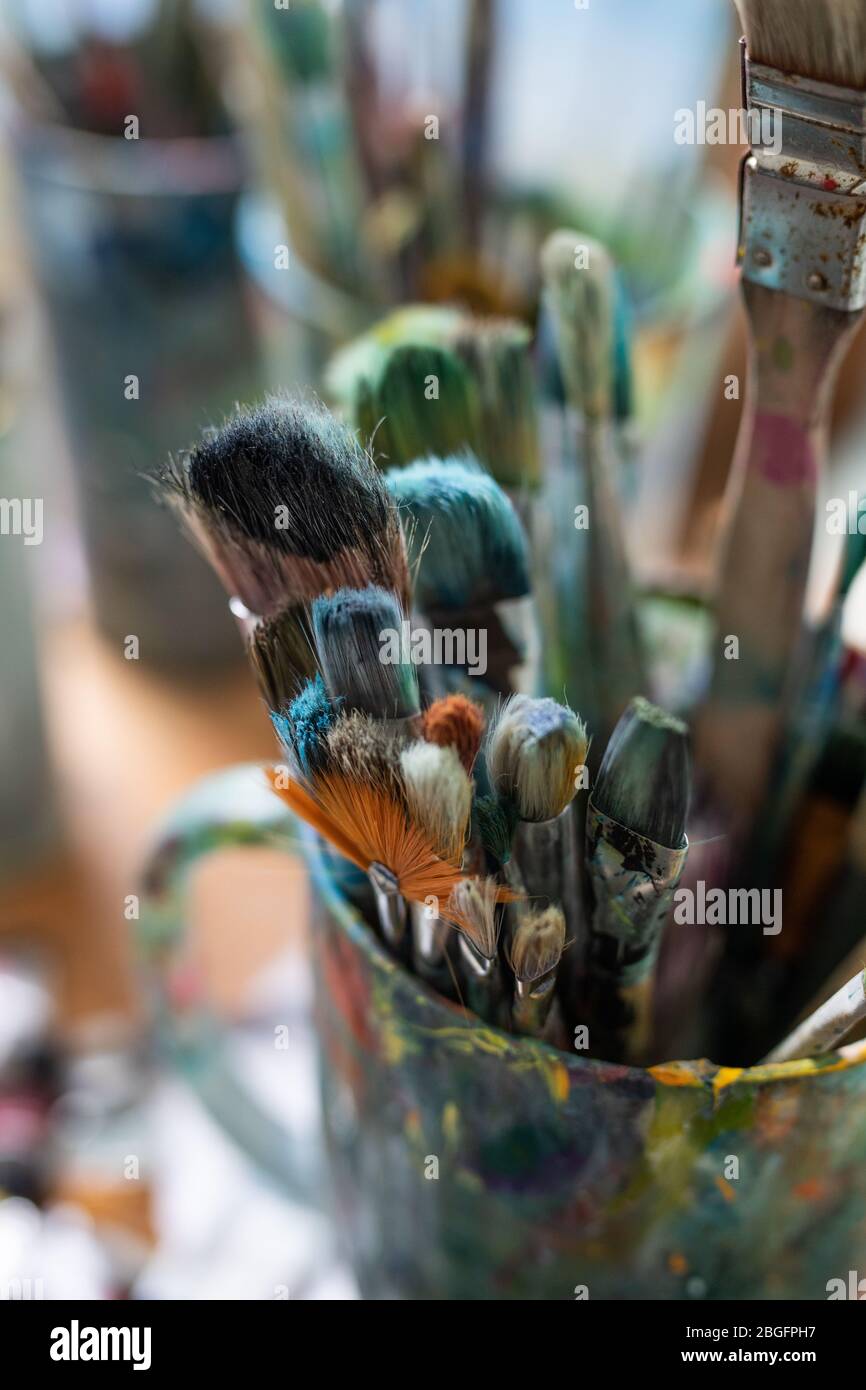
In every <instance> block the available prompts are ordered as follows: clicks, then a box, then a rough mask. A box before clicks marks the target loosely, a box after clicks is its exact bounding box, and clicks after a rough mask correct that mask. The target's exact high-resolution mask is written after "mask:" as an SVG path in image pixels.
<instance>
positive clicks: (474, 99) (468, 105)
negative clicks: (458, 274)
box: [461, 0, 498, 249]
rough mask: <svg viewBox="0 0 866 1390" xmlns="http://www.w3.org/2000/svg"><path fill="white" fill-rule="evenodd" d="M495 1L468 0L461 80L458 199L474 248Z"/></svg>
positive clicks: (484, 168)
mask: <svg viewBox="0 0 866 1390" xmlns="http://www.w3.org/2000/svg"><path fill="white" fill-rule="evenodd" d="M497 18H498V16H497V14H496V0H469V12H468V15H467V19H466V68H465V76H464V83H463V119H462V123H461V124H462V131H461V134H462V139H461V145H462V150H461V155H462V158H461V165H462V167H461V175H462V180H461V182H462V188H461V202H462V205H463V220H464V227H465V234H466V242H467V244H468V246H469V247H471V248H473V249H476V248H477V246H478V241H479V236H480V232H481V214H482V210H483V207H484V203H485V194H486V191H487V189H486V181H487V173H488V170H487V160H488V149H487V146H488V127H489V121H490V85H491V69H492V66H493V58H494V43H495V39H496V31H497Z"/></svg>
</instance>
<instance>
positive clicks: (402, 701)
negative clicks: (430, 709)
mask: <svg viewBox="0 0 866 1390" xmlns="http://www.w3.org/2000/svg"><path fill="white" fill-rule="evenodd" d="M404 621H405V619H404V614H403V610H402V608H401V607H400V604H399V602H398V600H397V598H396V596H395V595H394V594H393V593H388V592H386V591H385V590H384V589H377V588H374V587H370V588H366V589H338V590H337V592H336V593H333V594H323V595H322V596H321V597H320V598H317V599H316V601H315V602H314V604H313V608H312V624H313V632H314V635H315V641H316V650H317V652H318V656H319V662H320V664H321V668H322V675H323V676H324V680H325V687H326V689H327V691H328V694H329V696H330V697H331V699H332V700H339V701H340V703H341V706H342V707H343V708H344V709H346V710H347V711H350V710H357V711H359V712H360V713H362V714H368V715H371V716H372V717H373V718H374V719H379V720H382V721H385V722H387V723H388V725H389V727H390V728H391V729H393V730H397V729H400V730H401V731H402V732H404V733H406V734H410V735H412V734H416V733H420V696H419V691H418V677H417V674H416V671H415V666H414V664H413V662H412V656H411V652H409V651H407V650H406V644H405V641H404V640H403V638H404V627H403V624H404Z"/></svg>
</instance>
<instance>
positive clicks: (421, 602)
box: [385, 454, 530, 612]
mask: <svg viewBox="0 0 866 1390" xmlns="http://www.w3.org/2000/svg"><path fill="white" fill-rule="evenodd" d="M385 481H386V483H387V486H388V489H389V491H390V493H391V495H392V497H393V498H394V500H395V502H396V503H397V504H398V506H399V508H400V510H401V512H405V513H408V515H409V516H410V517H411V519H412V522H413V523H414V532H413V534H412V535H411V536H408V535H407V540H408V544H409V565H410V570H411V571H412V573H413V575H414V576H415V602H416V604H417V607H418V608H419V609H420V610H421V612H424V611H425V610H427V611H429V610H433V611H435V610H438V609H441V608H445V609H456V610H459V609H464V608H469V607H472V606H473V605H475V604H479V603H490V602H493V603H498V602H500V601H501V600H503V599H511V598H523V597H524V596H525V595H526V594H528V593H529V588H530V584H529V548H528V545H527V540H526V535H525V533H524V530H523V527H522V525H521V522H520V518H519V517H518V515H517V512H516V511H515V510H514V507H513V506H512V504H511V501H510V500H509V498H508V496H507V495H506V493H505V492H503V490H502V488H501V487H500V486H499V484H498V483H497V482H496V481H495V479H494V478H492V477H491V476H490V474H489V473H486V472H485V471H484V469H483V468H481V466H480V465H479V464H478V462H477V461H476V460H475V459H474V458H473V457H472V455H471V454H466V455H462V456H460V457H451V458H446V459H433V458H430V459H421V460H419V461H418V462H417V463H413V464H410V465H409V467H408V468H402V469H394V470H392V471H391V472H390V473H388V474H387V475H386V479H385ZM411 529H412V528H411V527H409V528H407V531H408V530H411ZM425 542H426V544H425ZM419 555H420V560H419Z"/></svg>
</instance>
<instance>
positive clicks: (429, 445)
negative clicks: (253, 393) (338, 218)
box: [327, 309, 540, 487]
mask: <svg viewBox="0 0 866 1390" xmlns="http://www.w3.org/2000/svg"><path fill="white" fill-rule="evenodd" d="M530 349H531V335H530V333H529V330H528V329H527V328H526V327H525V325H524V324H522V323H519V322H517V321H516V320H513V319H506V318H489V319H481V318H474V317H472V316H471V315H469V314H465V313H461V312H455V311H453V310H444V311H442V310H441V311H438V312H435V311H430V310H428V311H423V310H418V309H412V310H410V311H405V310H404V311H400V312H399V313H398V314H395V315H391V316H390V317H389V318H386V319H384V320H383V321H382V322H381V323H379V324H377V325H376V327H375V328H373V329H372V330H371V331H370V332H369V333H367V334H365V335H364V336H363V337H362V338H359V339H358V340H357V341H356V342H355V343H353V344H350V346H349V347H348V348H345V349H343V351H342V352H340V353H339V354H338V355H337V357H335V359H334V360H333V362H332V364H331V367H330V369H329V372H328V378H327V379H328V384H329V387H330V389H331V390H332V391H333V392H334V394H335V396H336V398H337V399H338V401H340V403H341V404H342V405H343V407H344V409H346V410H347V411H348V413H349V415H350V417H351V419H352V421H353V423H354V424H355V425H356V426H357V428H358V429H359V430H360V431H361V434H362V437H364V438H371V439H373V441H374V445H375V451H376V455H377V457H382V458H384V459H385V460H386V461H387V462H388V463H389V464H390V465H391V466H392V467H402V466H404V465H405V464H407V463H411V462H412V461H413V460H414V459H418V458H423V457H425V456H427V455H429V454H438V455H441V456H445V455H448V454H454V453H458V452H460V451H461V450H464V449H469V450H471V451H472V452H473V453H475V454H477V456H478V458H479V459H480V460H481V462H482V463H483V464H484V465H485V467H487V468H488V469H489V470H490V472H491V473H492V474H493V476H494V477H495V478H497V479H498V480H499V482H501V483H502V484H504V485H505V486H507V487H523V486H534V485H535V483H536V482H537V481H538V475H539V468H540V460H539V443H538V425H537V418H536V399H535V384H534V374H533V368H532V358H531V350H530Z"/></svg>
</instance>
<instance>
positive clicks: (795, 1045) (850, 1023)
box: [762, 970, 866, 1065]
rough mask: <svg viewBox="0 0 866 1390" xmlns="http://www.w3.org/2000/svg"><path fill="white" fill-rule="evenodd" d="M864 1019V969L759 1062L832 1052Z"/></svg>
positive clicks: (865, 990)
mask: <svg viewBox="0 0 866 1390" xmlns="http://www.w3.org/2000/svg"><path fill="white" fill-rule="evenodd" d="M864 1019H866V970H860V971H858V973H857V974H856V975H855V976H854V978H853V979H851V980H849V981H848V982H847V984H844V985H843V986H842V988H841V989H839V990H837V991H836V993H835V994H833V995H831V997H830V998H829V999H828V1000H827V1001H826V1003H824V1004H822V1005H821V1006H820V1007H819V1008H817V1009H816V1010H815V1012H814V1013H812V1014H810V1015H809V1017H808V1018H806V1019H804V1020H803V1022H802V1023H800V1024H798V1025H797V1027H796V1028H795V1029H794V1030H793V1032H791V1033H789V1034H788V1036H787V1037H786V1038H784V1039H783V1040H782V1042H780V1043H779V1044H778V1046H776V1047H774V1048H773V1050H772V1052H769V1053H768V1054H767V1056H766V1057H765V1058H764V1062H763V1064H762V1065H769V1064H771V1063H774V1062H793V1061H796V1059H797V1058H798V1057H820V1056H821V1055H822V1054H824V1053H827V1052H832V1051H833V1050H834V1049H835V1048H836V1047H837V1046H838V1044H839V1043H841V1042H842V1041H843V1039H844V1038H845V1037H846V1035H847V1034H848V1033H850V1032H851V1030H852V1029H853V1028H855V1027H856V1026H857V1024H858V1023H862V1022H863V1021H864Z"/></svg>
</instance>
